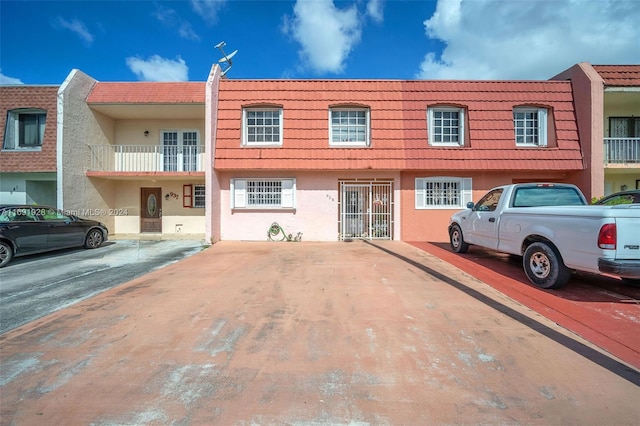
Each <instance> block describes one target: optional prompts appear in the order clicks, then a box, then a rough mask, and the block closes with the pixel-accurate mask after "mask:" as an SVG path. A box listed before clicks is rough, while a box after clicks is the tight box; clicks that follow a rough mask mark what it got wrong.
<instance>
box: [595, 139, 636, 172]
mask: <svg viewBox="0 0 640 426" xmlns="http://www.w3.org/2000/svg"><path fill="white" fill-rule="evenodd" d="M604 163H605V164H638V165H639V166H640V138H604Z"/></svg>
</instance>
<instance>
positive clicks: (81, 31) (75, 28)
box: [53, 16, 93, 44]
mask: <svg viewBox="0 0 640 426" xmlns="http://www.w3.org/2000/svg"><path fill="white" fill-rule="evenodd" d="M53 27H54V28H56V29H65V30H69V31H71V32H72V33H75V34H76V35H77V36H78V37H80V39H81V40H82V41H84V42H85V43H86V44H91V43H93V34H91V33H90V32H89V30H88V29H87V26H86V25H85V24H84V22H82V21H78V20H77V19H72V20H70V21H67V20H66V19H64V18H63V17H62V16H58V17H57V18H56V19H55V20H54V21H53Z"/></svg>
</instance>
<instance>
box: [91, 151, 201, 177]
mask: <svg viewBox="0 0 640 426" xmlns="http://www.w3.org/2000/svg"><path fill="white" fill-rule="evenodd" d="M89 151H90V155H91V164H90V166H89V167H90V168H89V171H90V172H145V173H146V172H202V171H204V158H205V157H204V156H205V152H204V145H182V146H177V145H89Z"/></svg>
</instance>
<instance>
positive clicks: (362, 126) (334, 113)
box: [329, 107, 371, 146]
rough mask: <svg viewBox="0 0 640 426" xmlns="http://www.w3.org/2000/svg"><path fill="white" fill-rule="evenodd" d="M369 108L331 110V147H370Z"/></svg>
mask: <svg viewBox="0 0 640 426" xmlns="http://www.w3.org/2000/svg"><path fill="white" fill-rule="evenodd" d="M369 129H370V127H369V108H351V107H349V108H331V109H330V110H329V145H330V146H369V145H370V144H371V140H370V131H369Z"/></svg>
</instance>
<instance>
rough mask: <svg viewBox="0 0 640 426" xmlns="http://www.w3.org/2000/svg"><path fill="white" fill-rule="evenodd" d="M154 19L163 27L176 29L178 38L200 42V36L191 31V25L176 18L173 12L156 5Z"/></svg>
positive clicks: (175, 13)
mask: <svg viewBox="0 0 640 426" xmlns="http://www.w3.org/2000/svg"><path fill="white" fill-rule="evenodd" d="M155 17H156V19H158V21H160V23H162V24H163V25H164V26H165V27H167V28H171V29H177V31H178V35H179V36H180V37H182V38H184V39H186V40H200V36H199V35H198V34H196V32H195V31H194V30H193V28H192V27H191V23H189V22H188V21H186V20H184V19H182V18H181V17H180V16H178V13H177V12H176V11H175V10H173V9H168V8H166V7H162V6H159V5H158V6H157V8H156V10H155Z"/></svg>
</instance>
